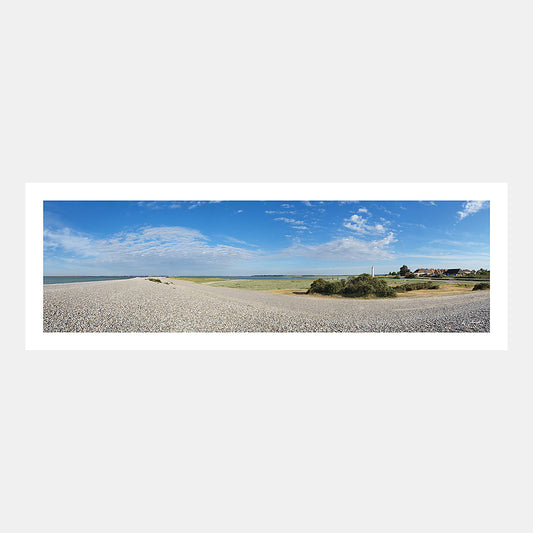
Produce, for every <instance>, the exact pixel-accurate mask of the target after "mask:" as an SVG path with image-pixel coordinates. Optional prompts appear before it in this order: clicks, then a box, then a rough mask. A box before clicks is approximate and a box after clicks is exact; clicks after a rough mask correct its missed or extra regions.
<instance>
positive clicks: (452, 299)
mask: <svg viewBox="0 0 533 533" xmlns="http://www.w3.org/2000/svg"><path fill="white" fill-rule="evenodd" d="M162 280H163V281H166V280H165V279H164V278H162ZM489 302H490V297H489V291H477V292H474V293H468V294H461V295H455V296H435V297H432V298H395V299H384V300H358V299H339V298H325V297H313V296H297V295H286V294H271V293H264V292H259V291H247V290H243V289H229V288H226V287H212V286H206V285H200V284H197V283H193V282H190V281H178V280H172V284H169V285H167V284H164V283H154V282H152V281H148V280H147V279H145V278H134V279H127V280H116V281H95V282H83V283H63V284H57V285H45V286H44V305H43V312H44V315H43V328H44V331H45V332H52V331H82V332H89V331H91V332H161V331H164V332H184V331H187V332H211V331H219V332H222V331H225V332H246V331H250V332H251V331H261V332H295V331H299V332H319V331H320V332H406V331H410V332H424V331H425V332H447V331H455V332H457V331H489V322H490V320H489V316H490V314H489Z"/></svg>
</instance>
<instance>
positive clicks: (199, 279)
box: [170, 277, 229, 283]
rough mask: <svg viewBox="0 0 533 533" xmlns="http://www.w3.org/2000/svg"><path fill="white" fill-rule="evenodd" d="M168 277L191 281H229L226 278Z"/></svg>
mask: <svg viewBox="0 0 533 533" xmlns="http://www.w3.org/2000/svg"><path fill="white" fill-rule="evenodd" d="M170 279H181V280H183V281H192V282H194V283H207V282H211V281H229V280H227V279H226V278H173V277H171V278H170Z"/></svg>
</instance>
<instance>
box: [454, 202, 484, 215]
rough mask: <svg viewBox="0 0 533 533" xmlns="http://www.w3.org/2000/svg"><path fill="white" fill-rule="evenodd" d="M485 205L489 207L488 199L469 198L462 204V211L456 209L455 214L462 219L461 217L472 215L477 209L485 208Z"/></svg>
mask: <svg viewBox="0 0 533 533" xmlns="http://www.w3.org/2000/svg"><path fill="white" fill-rule="evenodd" d="M487 207H489V202H488V201H481V200H470V201H468V202H465V203H464V204H463V211H457V214H458V215H459V220H463V218H466V217H467V216H468V215H474V214H475V213H477V212H478V211H481V210H482V209H485V208H487Z"/></svg>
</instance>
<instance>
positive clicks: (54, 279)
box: [43, 275, 308, 285]
mask: <svg viewBox="0 0 533 533" xmlns="http://www.w3.org/2000/svg"><path fill="white" fill-rule="evenodd" d="M136 277H143V278H144V277H147V276H44V277H43V282H44V284H45V285H48V284H50V283H79V282H80V281H112V280H115V279H132V278H136ZM176 277H180V278H198V279H201V278H222V279H293V278H295V277H297V276H176ZM306 277H308V276H307V275H306Z"/></svg>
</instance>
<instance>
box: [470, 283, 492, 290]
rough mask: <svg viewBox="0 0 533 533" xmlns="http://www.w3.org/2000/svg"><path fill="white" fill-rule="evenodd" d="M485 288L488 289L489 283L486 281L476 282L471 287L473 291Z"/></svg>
mask: <svg viewBox="0 0 533 533" xmlns="http://www.w3.org/2000/svg"><path fill="white" fill-rule="evenodd" d="M487 289H490V283H487V282H486V281H484V282H483V283H476V284H475V285H474V287H473V288H472V290H473V291H486V290H487Z"/></svg>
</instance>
